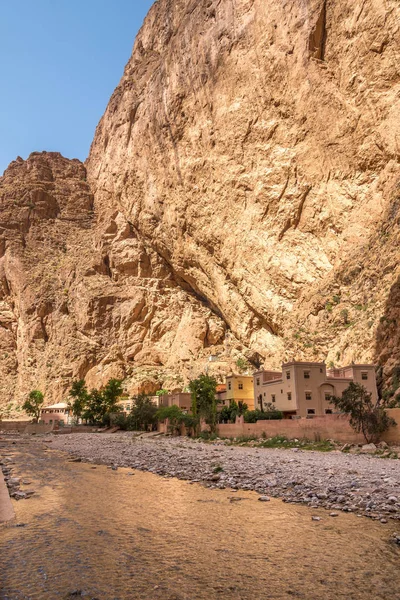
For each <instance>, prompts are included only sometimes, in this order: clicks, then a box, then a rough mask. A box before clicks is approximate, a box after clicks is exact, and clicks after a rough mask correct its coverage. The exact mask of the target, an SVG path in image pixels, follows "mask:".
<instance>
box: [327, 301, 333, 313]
mask: <svg viewBox="0 0 400 600" xmlns="http://www.w3.org/2000/svg"><path fill="white" fill-rule="evenodd" d="M332 309H333V304H332V302H330V301H329V300H328V302H326V303H325V310H327V311H328V312H332Z"/></svg>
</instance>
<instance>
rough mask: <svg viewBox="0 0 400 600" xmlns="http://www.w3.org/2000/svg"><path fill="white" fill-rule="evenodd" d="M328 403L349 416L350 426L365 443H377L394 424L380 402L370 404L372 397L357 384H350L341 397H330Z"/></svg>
mask: <svg viewBox="0 0 400 600" xmlns="http://www.w3.org/2000/svg"><path fill="white" fill-rule="evenodd" d="M330 401H331V403H332V404H334V406H335V407H336V408H337V409H339V410H340V411H341V412H344V413H346V414H348V415H349V416H350V425H351V426H352V427H353V429H354V430H355V431H356V432H357V433H362V434H363V436H364V438H365V439H366V441H367V443H370V442H377V441H379V439H380V437H381V435H382V434H383V433H384V432H385V431H387V430H388V429H389V428H390V427H391V426H392V425H395V424H396V423H395V421H394V420H393V419H391V418H390V417H389V416H388V414H387V412H386V411H385V409H384V407H383V406H381V405H380V401H379V400H378V401H377V402H376V403H374V402H372V395H371V394H370V393H369V392H367V390H366V389H365V388H364V386H362V385H360V384H358V383H354V382H351V383H350V384H349V387H348V388H347V389H346V390H345V391H344V392H343V394H342V396H341V397H336V396H331V400H330Z"/></svg>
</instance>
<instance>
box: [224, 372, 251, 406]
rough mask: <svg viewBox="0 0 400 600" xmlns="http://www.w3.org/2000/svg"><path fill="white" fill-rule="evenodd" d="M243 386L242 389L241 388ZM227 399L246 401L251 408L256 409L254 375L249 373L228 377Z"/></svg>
mask: <svg viewBox="0 0 400 600" xmlns="http://www.w3.org/2000/svg"><path fill="white" fill-rule="evenodd" d="M240 387H242V389H240ZM226 399H227V400H228V402H229V400H234V401H235V402H245V403H246V404H247V406H248V407H249V410H254V385H253V377H250V376H248V375H232V376H231V377H227V378H226Z"/></svg>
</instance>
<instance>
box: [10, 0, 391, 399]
mask: <svg viewBox="0 0 400 600" xmlns="http://www.w3.org/2000/svg"><path fill="white" fill-rule="evenodd" d="M399 19H400V7H399V4H398V2H397V0H385V2H382V1H381V0H363V1H362V2H359V3H354V1H353V0H303V1H302V2H298V1H294V0H287V1H282V2H277V1H276V0H234V1H232V0H158V2H156V3H155V4H154V5H153V7H152V9H151V10H150V13H149V15H148V16H147V18H146V20H145V23H144V25H143V27H142V29H141V31H140V33H139V35H138V37H137V39H136V42H135V45H134V49H133V53H132V56H131V58H130V60H129V62H128V64H127V66H126V69H125V72H124V75H123V77H122V79H121V82H120V84H119V86H118V87H117V89H116V90H115V92H114V94H113V96H112V98H111V100H110V103H109V105H108V108H107V110H106V113H105V115H104V117H103V118H102V120H101V122H100V124H99V126H98V128H97V131H96V134H95V138H94V142H93V145H92V148H91V151H90V156H89V158H88V161H87V165H86V166H87V181H88V183H89V185H90V189H89V187H88V184H87V183H86V181H84V179H85V171H84V167H83V166H82V165H79V164H78V163H76V162H74V161H73V162H72V163H70V162H68V161H64V159H62V158H61V157H59V156H48V155H44V156H43V155H41V156H33V157H31V158H30V159H29V160H28V161H27V162H26V163H21V162H17V163H13V164H12V165H11V167H10V169H9V170H8V171H7V172H6V175H5V177H4V178H3V180H2V181H1V182H0V186H1V187H2V190H5V191H4V192H1V194H2V197H3V200H2V207H3V208H2V212H1V221H2V226H3V228H4V233H3V237H4V239H5V242H4V248H3V258H2V262H3V270H4V273H5V275H4V277H3V281H4V282H5V283H4V285H3V287H4V289H3V303H4V315H5V316H4V317H2V318H1V319H2V320H1V323H2V325H3V330H4V331H3V335H2V344H3V347H4V354H7V357H6V358H4V359H3V364H4V373H5V376H4V382H7V384H5V385H7V386H8V387H7V390H9V398H12V397H16V398H19V397H20V396H21V393H22V392H23V391H24V390H26V389H27V388H29V387H32V385H34V384H35V385H36V382H37V385H38V386H39V385H42V387H46V389H47V390H49V392H50V393H52V394H53V395H54V397H58V396H59V395H60V393H61V390H65V389H66V386H67V384H68V382H69V380H70V377H71V376H76V375H77V374H79V376H86V377H87V379H88V382H90V383H93V384H94V383H95V382H96V383H97V384H99V382H100V383H101V382H102V381H103V380H104V379H105V378H107V377H108V376H109V375H110V374H118V375H120V376H124V377H126V378H127V382H128V387H130V389H134V388H135V386H137V385H141V386H142V387H143V386H144V388H146V389H149V391H150V389H154V387H157V385H158V384H164V383H166V384H167V385H175V384H176V385H177V386H179V384H181V383H182V382H181V380H180V379H179V377H182V378H183V379H184V380H185V379H187V377H189V376H191V375H193V374H196V373H197V372H198V371H199V370H202V369H204V368H205V366H206V364H209V365H210V366H211V367H212V369H211V370H214V371H215V372H216V373H217V374H223V373H225V372H226V371H228V370H229V369H230V368H231V367H232V364H233V362H232V361H234V360H235V359H236V358H237V357H238V356H240V355H244V356H246V357H248V358H249V359H252V358H254V356H256V354H257V353H258V354H260V355H261V356H262V357H263V358H264V359H265V361H266V364H267V365H268V366H271V367H277V366H278V365H279V363H280V361H281V360H282V359H285V358H290V357H296V358H298V359H325V360H327V361H328V362H334V363H335V364H343V363H347V362H349V361H352V360H354V361H371V360H379V361H380V362H381V363H382V364H383V365H384V366H385V369H386V372H387V373H389V372H390V370H391V368H392V367H393V366H394V364H396V363H397V362H399V359H400V356H399V355H400V352H399V348H400V342H399V336H398V335H397V334H396V319H397V316H400V315H399V311H400V306H399V300H398V298H399V293H398V283H397V281H398V277H399V273H400V266H399V264H398V250H397V248H398V244H397V242H398V236H399V233H398V230H399V228H398V221H399V206H400V183H399V182H400V172H399V153H400V121H399V119H398V114H399V109H400V73H399V64H400V60H399V57H400V52H399V51H400V32H399V25H398V24H399V22H400V20H399ZM62 161H64V162H63V164H64V167H63V169H64V170H63V172H62V174H61V171H60V170H59V168H58V166H57V165H59V164H61V162H62ZM42 163H43V164H44V163H46V164H47V165H49V166H48V167H47V168H48V169H49V171H51V173H52V175H51V179H49V180H48V181H47V180H44V181H45V184H44V183H43V181H42V175H41V174H37V175H36V174H35V172H36V170H40V167H39V165H42ZM30 165H32V166H30ZM33 165H36V166H33ZM43 168H44V167H43ZM45 170H46V169H45ZM39 175H40V176H39ZM34 177H36V179H34ZM49 177H50V175H49ZM13 182H14V183H13ZM11 189H13V190H14V189H15V191H13V192H12V193H11V192H8V191H7V190H11ZM37 189H41V190H42V193H43V194H44V195H45V196H44V197H45V198H46V200H42V203H43V202H47V205H46V206H47V208H46V209H45V210H44V209H43V210H40V209H36V200H35V198H36V196H35V197H34V199H33V200H32V201H31V200H29V201H30V202H32V204H34V205H35V208H34V207H32V208H30V206H25V205H24V204H22V205H19V204H18V203H19V202H25V200H21V198H28V197H29V198H32V197H33V196H32V194H33V195H34V194H35V193H36V191H35V190H37ZM24 190H25V192H26V194H27V195H26V196H22V194H21V192H23V191H24ZM91 194H93V197H92V196H91ZM48 198H51V201H50V200H47V199H48ZM78 200H81V201H82V204H80V202H79V201H78ZM52 203H53V204H54V205H57V206H58V208H57V209H56V208H51V207H52V206H53V204H52ZM77 203H78V205H79V211H78V210H77V211H76V209H75V206H76V204H77ZM57 210H58V211H59V212H57ZM64 211H66V212H65V214H67V215H68V214H70V213H72V214H74V213H75V211H76V212H77V214H76V216H75V217H74V220H73V221H71V218H70V217H65V216H64ZM26 215H28V216H26ZM29 215H31V216H30V217H29ZM26 219H28V220H27V221H26ZM9 223H15V225H14V226H12V225H10V224H9ZM21 223H22V224H24V225H21ZM21 227H25V229H27V231H26V232H23V231H22V230H21ZM17 231H18V233H17ZM63 244H64V246H65V247H66V248H67V250H66V251H65V250H64V249H63V248H64V246H63ZM50 258H51V261H50ZM30 261H31V262H30ZM14 263H15V265H16V266H15V267H14ZM31 265H34V266H35V267H34V268H33V267H32V266H31ZM35 273H36V279H35ZM10 281H11V286H10ZM7 286H8V287H7ZM46 286H47V287H46ZM42 288H43V289H42ZM25 290H28V291H29V293H26V292H25ZM47 297H49V298H50V297H51V300H47ZM29 298H30V303H31V304H30V307H29V306H28V304H29ZM25 303H27V306H25ZM35 332H36V333H35ZM6 348H7V349H6ZM209 355H218V360H217V361H216V362H213V363H208V362H207V358H208V356H209ZM32 361H33V362H32ZM49 365H51V366H49ZM6 371H7V374H6ZM174 377H175V379H174ZM15 382H17V386H16V388H15ZM54 382H55V383H54ZM14 389H16V390H17V392H16V393H14V391H13V390H14ZM50 390H51V391H50Z"/></svg>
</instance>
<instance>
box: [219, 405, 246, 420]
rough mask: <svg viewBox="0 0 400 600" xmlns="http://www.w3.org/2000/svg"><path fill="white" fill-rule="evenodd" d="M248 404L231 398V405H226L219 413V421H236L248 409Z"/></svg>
mask: <svg viewBox="0 0 400 600" xmlns="http://www.w3.org/2000/svg"><path fill="white" fill-rule="evenodd" d="M247 409H248V406H247V404H246V403H245V402H239V403H237V402H235V401H234V400H231V401H230V402H229V406H224V407H223V408H222V410H221V411H220V412H219V413H218V422H219V423H234V422H235V421H236V417H241V416H242V415H243V414H245V412H246V411H247Z"/></svg>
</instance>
